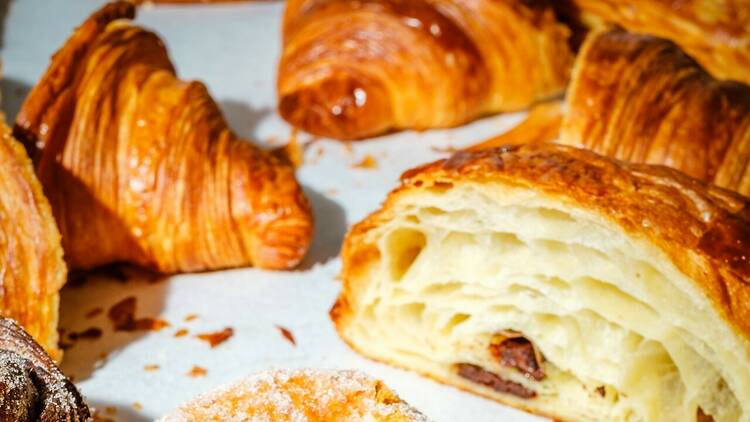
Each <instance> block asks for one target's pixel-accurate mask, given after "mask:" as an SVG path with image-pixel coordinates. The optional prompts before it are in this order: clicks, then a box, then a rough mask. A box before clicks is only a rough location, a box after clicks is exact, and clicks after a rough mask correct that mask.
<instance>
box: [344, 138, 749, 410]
mask: <svg viewBox="0 0 750 422" xmlns="http://www.w3.org/2000/svg"><path fill="white" fill-rule="evenodd" d="M749 250H750V201H749V200H748V199H747V198H745V197H742V196H740V195H738V194H736V193H733V192H730V191H728V190H725V189H721V188H717V187H715V186H711V185H708V184H706V183H705V182H701V181H699V180H696V179H693V178H690V177H688V176H686V175H684V174H682V173H680V172H678V171H676V170H673V169H669V168H667V167H662V166H651V165H644V164H628V163H625V162H621V161H617V160H615V159H612V158H608V157H604V156H600V155H597V154H595V153H593V152H591V151H587V150H583V149H577V148H573V147H568V146H561V145H555V144H549V143H540V144H536V145H523V146H519V145H516V146H508V147H506V148H499V149H486V150H482V151H478V152H460V153H457V154H455V155H454V156H452V157H451V158H450V159H447V160H441V161H437V162H434V163H431V164H427V165H424V166H421V167H418V168H415V169H413V170H410V171H408V172H406V173H405V174H404V176H403V177H402V183H401V186H400V187H399V188H397V189H396V190H394V191H393V192H392V193H391V194H390V195H389V196H388V198H387V199H386V200H385V202H384V204H383V206H382V207H381V208H380V209H379V210H377V211H376V212H375V213H373V214H371V215H370V216H368V217H367V218H366V219H365V220H364V221H362V222H360V223H358V224H356V225H355V226H354V227H353V228H352V229H351V231H350V232H349V234H348V235H347V237H346V240H345V243H344V247H343V249H342V259H343V268H342V274H341V278H342V280H343V282H344V285H343V291H342V294H341V296H340V297H339V299H338V302H337V304H336V305H335V307H334V308H333V309H332V311H331V316H332V318H333V321H334V322H335V324H336V328H337V329H338V332H339V334H340V335H341V337H342V338H343V339H344V340H346V341H347V342H348V343H349V344H350V345H351V346H352V347H353V348H354V349H356V350H357V351H359V352H361V353H362V354H364V355H366V356H369V357H371V358H374V359H376V360H378V361H382V362H388V363H391V364H394V365H398V366H400V367H404V368H407V369H411V370H414V371H417V372H420V373H423V374H425V375H428V376H429V377H431V378H434V379H437V380H439V381H443V382H446V383H449V384H452V385H455V386H458V387H460V388H462V389H465V390H468V391H471V392H474V393H476V394H479V395H483V396H486V397H489V398H492V399H495V400H498V401H500V402H503V403H506V404H509V405H512V406H515V407H518V408H520V409H524V410H527V411H530V412H533V413H538V414H542V415H546V416H549V417H552V418H555V419H559V420H566V421H616V422H632V421H644V422H683V421H696V420H697V421H700V422H705V421H707V420H711V418H712V419H713V420H714V421H717V422H718V421H726V422H738V421H748V420H750V359H749V358H748V356H750V260H749V259H748V258H749V256H748V251H749Z"/></svg>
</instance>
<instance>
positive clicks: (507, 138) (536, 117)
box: [467, 101, 565, 151]
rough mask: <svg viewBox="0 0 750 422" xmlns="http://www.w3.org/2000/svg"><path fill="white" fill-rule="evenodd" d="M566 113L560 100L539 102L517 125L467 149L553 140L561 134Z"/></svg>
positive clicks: (473, 149) (474, 149)
mask: <svg viewBox="0 0 750 422" xmlns="http://www.w3.org/2000/svg"><path fill="white" fill-rule="evenodd" d="M564 114H565V112H564V106H563V104H562V103H560V102H559V101H550V102H546V103H541V104H537V105H535V106H533V107H532V108H531V109H530V110H529V113H528V114H527V115H526V118H524V120H522V121H521V122H520V123H519V124H517V125H516V126H514V127H512V128H510V129H509V130H507V131H505V132H503V133H501V134H500V135H496V136H493V137H491V138H489V139H486V140H484V141H482V142H480V143H478V144H475V145H472V146H470V147H469V148H467V149H468V150H471V151H478V150H482V149H486V148H497V147H502V146H506V145H520V144H536V143H544V142H553V141H555V140H557V138H558V137H559V136H560V125H561V124H562V120H563V116H564Z"/></svg>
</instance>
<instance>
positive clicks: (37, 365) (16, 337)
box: [0, 317, 91, 422]
mask: <svg viewBox="0 0 750 422" xmlns="http://www.w3.org/2000/svg"><path fill="white" fill-rule="evenodd" d="M90 417H91V415H90V411H89V408H88V406H86V403H85V402H84V400H83V398H82V397H81V394H80V393H79V392H78V390H77V389H76V387H75V385H73V383H72V382H70V380H68V379H67V378H65V375H63V374H62V372H60V369H58V368H57V367H56V366H55V363H54V362H53V361H52V359H50V357H49V356H48V355H46V354H45V353H44V350H43V349H42V348H41V347H40V346H39V345H38V344H37V343H36V342H35V341H34V339H32V338H31V337H30V336H29V335H28V334H27V333H26V332H24V331H23V329H22V328H21V327H20V326H18V324H16V323H15V322H14V321H13V320H11V319H8V318H3V317H0V421H7V422H88V421H89V420H91V419H90Z"/></svg>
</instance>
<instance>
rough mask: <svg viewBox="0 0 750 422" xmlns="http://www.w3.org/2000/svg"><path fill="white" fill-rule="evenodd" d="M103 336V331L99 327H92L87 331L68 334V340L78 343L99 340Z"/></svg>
mask: <svg viewBox="0 0 750 422" xmlns="http://www.w3.org/2000/svg"><path fill="white" fill-rule="evenodd" d="M101 336H102V330H101V328H97V327H91V328H88V329H86V330H83V331H81V332H80V333H70V334H68V338H69V339H70V340H71V341H78V340H97V339H99V338H101Z"/></svg>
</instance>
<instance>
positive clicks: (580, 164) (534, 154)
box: [345, 144, 750, 338]
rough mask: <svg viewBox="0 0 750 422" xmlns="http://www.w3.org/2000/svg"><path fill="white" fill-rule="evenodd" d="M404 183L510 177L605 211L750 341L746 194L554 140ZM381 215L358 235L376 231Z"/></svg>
mask: <svg viewBox="0 0 750 422" xmlns="http://www.w3.org/2000/svg"><path fill="white" fill-rule="evenodd" d="M402 180H403V182H402V183H403V185H402V187H401V189H400V190H398V191H396V193H395V195H397V194H398V192H399V191H402V190H408V189H432V188H433V187H435V186H440V187H443V188H450V186H452V184H453V183H456V182H464V181H469V180H471V181H478V182H483V183H489V182H501V183H503V182H507V183H512V184H513V185H515V186H521V187H527V188H529V189H533V190H537V191H540V192H544V193H545V194H547V195H553V196H556V197H559V198H560V199H561V200H563V201H571V202H573V203H575V204H577V205H578V206H580V207H583V208H585V209H588V210H591V211H592V212H596V213H599V214H602V215H604V216H606V217H608V218H609V219H611V220H612V221H613V222H615V223H617V224H618V225H620V226H621V227H623V229H625V230H627V231H628V232H630V233H631V234H632V235H634V236H638V237H642V238H646V239H649V240H650V241H651V242H652V243H653V244H655V245H656V246H657V247H659V248H661V249H662V250H663V251H664V252H665V253H666V254H667V255H668V256H669V257H670V258H671V259H672V261H673V262H674V263H675V265H676V266H677V267H678V268H679V269H680V270H681V271H683V272H684V273H685V274H686V275H687V276H688V277H690V278H691V279H692V280H694V281H695V282H696V284H697V287H698V288H700V289H701V290H703V291H704V292H705V294H706V295H707V296H708V297H709V298H710V300H711V301H712V302H713V303H714V304H715V305H716V306H717V307H718V309H719V311H720V313H721V314H722V315H723V316H724V318H725V319H726V320H727V321H729V322H730V323H731V324H732V325H733V326H734V327H736V328H737V329H738V331H740V332H742V333H743V336H745V337H746V338H750V262H749V261H748V254H747V251H748V250H750V209H749V207H748V199H747V198H745V197H743V196H740V195H737V194H735V193H733V192H730V191H727V190H724V189H720V188H717V187H714V186H711V185H707V184H705V183H704V182H701V181H698V180H696V179H693V178H690V177H688V176H686V175H684V174H682V173H680V172H678V171H676V170H673V169H670V168H667V167H661V166H650V165H643V164H628V163H625V162H621V161H617V160H614V159H611V158H607V157H603V156H600V155H597V154H595V153H593V152H590V151H586V150H581V149H577V148H572V147H566V146H560V145H553V144H537V145H527V146H510V147H507V148H497V149H487V150H483V151H478V152H459V153H456V154H455V155H453V156H452V157H451V158H450V159H447V160H441V161H437V162H434V163H431V164H427V165H425V166H422V167H418V168H415V169H413V170H410V171H408V172H406V173H405V174H404V176H403V178H402ZM386 207H387V205H386ZM376 218H377V217H376V216H371V217H370V219H368V220H365V222H363V223H361V224H360V225H357V226H355V228H354V229H353V232H352V233H358V232H362V231H366V230H368V229H369V227H372V224H374V223H373V221H375V219H376ZM351 237H352V236H350V238H351ZM345 271H346V269H345Z"/></svg>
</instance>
